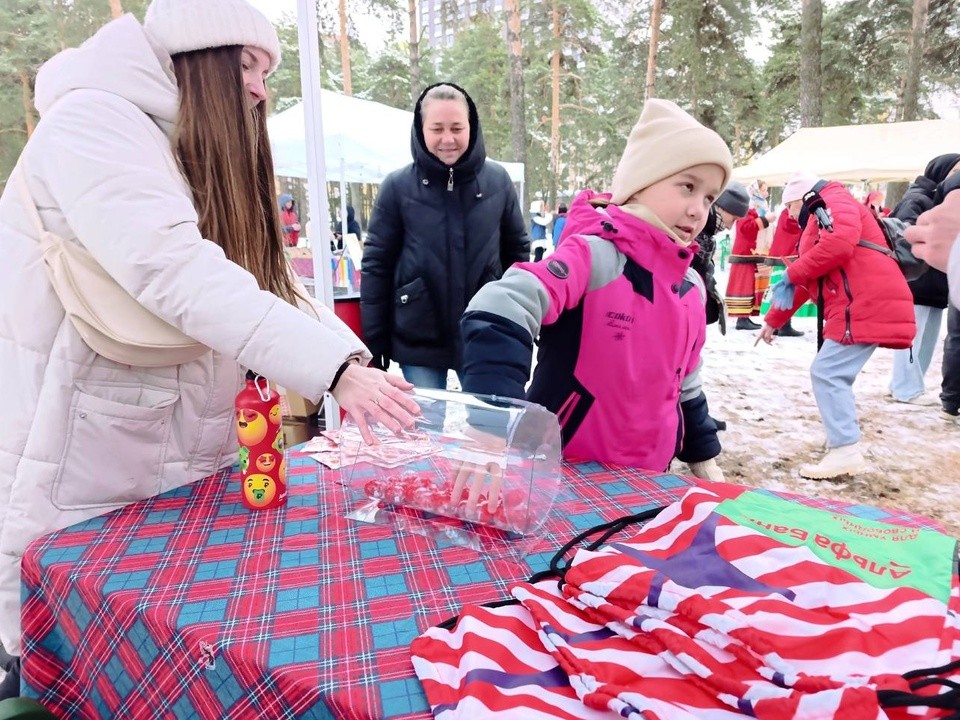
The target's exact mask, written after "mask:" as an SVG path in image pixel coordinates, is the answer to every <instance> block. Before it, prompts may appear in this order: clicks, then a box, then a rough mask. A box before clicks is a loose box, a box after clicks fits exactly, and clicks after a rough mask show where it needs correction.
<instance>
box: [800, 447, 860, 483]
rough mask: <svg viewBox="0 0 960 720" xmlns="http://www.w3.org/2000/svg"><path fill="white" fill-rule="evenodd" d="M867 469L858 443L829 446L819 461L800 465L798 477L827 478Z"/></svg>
mask: <svg viewBox="0 0 960 720" xmlns="http://www.w3.org/2000/svg"><path fill="white" fill-rule="evenodd" d="M866 469H867V463H866V461H864V459H863V453H862V452H860V443H858V442H856V443H854V444H853V445H843V446H842V447H835V448H830V449H829V450H828V451H827V454H826V455H824V456H823V459H821V460H820V462H818V463H815V464H809V465H802V466H800V477H805V478H808V479H810V480H829V479H831V478H837V477H842V476H844V475H856V474H857V473H862V472H863V471H864V470H866Z"/></svg>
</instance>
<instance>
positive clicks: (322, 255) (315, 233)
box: [297, 0, 340, 430]
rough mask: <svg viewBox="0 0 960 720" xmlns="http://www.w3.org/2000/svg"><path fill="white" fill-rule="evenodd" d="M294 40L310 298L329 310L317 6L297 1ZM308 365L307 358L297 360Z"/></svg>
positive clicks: (336, 419)
mask: <svg viewBox="0 0 960 720" xmlns="http://www.w3.org/2000/svg"><path fill="white" fill-rule="evenodd" d="M297 40H298V44H299V47H300V85H301V90H300V92H301V97H302V98H303V119H304V129H305V135H306V137H305V138H304V140H305V141H306V154H307V188H308V193H309V197H310V235H311V237H310V246H311V250H312V251H313V282H314V285H313V294H314V297H316V298H317V300H318V301H319V302H321V303H323V304H324V305H326V306H327V307H329V308H330V309H331V310H332V309H333V272H332V270H331V267H330V260H331V255H330V222H329V217H330V198H329V197H328V196H327V173H326V167H325V166H324V153H323V114H322V112H321V108H320V45H319V31H318V23H317V4H316V2H314V1H313V0H297ZM298 360H299V361H300V362H311V358H299V359H298ZM323 417H324V420H325V425H326V428H327V429H328V430H331V429H334V428H338V427H340V408H339V406H338V405H337V403H336V401H335V400H334V399H333V396H332V395H330V393H326V394H324V397H323Z"/></svg>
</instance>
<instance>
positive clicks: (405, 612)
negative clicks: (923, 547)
mask: <svg viewBox="0 0 960 720" xmlns="http://www.w3.org/2000/svg"><path fill="white" fill-rule="evenodd" d="M289 461H290V469H289V492H290V498H289V502H288V504H287V506H285V507H284V508H280V509H279V510H277V511H270V512H255V513H251V512H248V511H247V510H245V509H244V508H243V506H242V504H241V502H240V482H239V474H238V473H236V472H223V473H220V474H218V475H214V476H211V477H209V478H206V479H204V480H201V481H199V482H197V483H195V484H193V485H190V486H186V487H183V488H180V489H177V490H174V491H171V492H168V493H165V494H164V495H161V496H159V497H156V498H152V499H149V500H146V501H143V502H140V503H137V504H135V505H131V506H129V507H127V508H124V509H122V510H119V511H116V512H114V513H110V514H109V515H105V516H101V517H98V518H94V519H92V520H89V521H87V522H84V523H81V524H79V525H76V526H73V527H70V528H67V529H64V530H61V531H59V532H56V533H53V534H51V535H49V536H46V537H44V538H41V539H39V540H37V541H36V542H34V543H33V544H32V545H31V546H30V547H29V548H28V551H27V553H26V555H25V556H24V560H23V585H24V611H23V628H24V636H23V647H24V653H23V666H22V673H23V680H24V683H25V687H24V690H25V694H26V695H28V696H31V697H35V698H37V699H39V700H40V701H41V702H42V703H43V704H44V705H46V706H47V707H49V708H50V709H51V710H52V711H53V712H54V713H55V714H56V715H57V716H58V717H62V718H71V719H73V718H76V719H78V720H83V719H87V718H89V719H91V720H92V719H93V718H110V717H115V718H137V719H138V720H139V719H141V718H163V719H164V720H166V719H168V718H218V719H220V718H237V719H239V718H244V719H247V718H254V717H262V718H316V719H320V718H330V717H334V718H396V719H399V720H413V719H414V718H416V719H422V718H429V717H430V711H429V706H428V704H427V701H426V698H425V697H424V695H423V692H422V689H421V686H420V683H419V681H418V680H417V679H416V675H415V674H414V671H413V668H412V665H411V658H410V649H409V646H410V643H411V642H412V641H413V639H414V638H415V637H417V636H418V635H420V634H421V633H422V632H424V631H425V630H426V629H427V628H429V627H431V626H433V625H435V624H436V623H438V622H441V621H443V620H445V619H447V618H448V617H450V616H452V615H454V614H456V613H457V612H459V611H460V609H461V608H462V607H463V606H464V605H466V604H470V603H482V602H488V601H491V600H498V599H502V598H506V597H508V596H509V595H508V592H507V588H508V586H509V585H510V584H512V583H514V582H515V581H517V580H520V579H523V578H525V577H527V576H529V575H530V574H531V573H533V572H536V571H539V570H542V569H544V568H545V567H546V563H547V561H548V559H549V557H550V556H551V555H552V553H553V551H554V550H555V549H556V548H558V547H559V546H560V545H562V544H563V543H564V542H565V541H566V540H567V539H569V538H571V537H572V536H574V535H575V534H577V533H579V532H581V531H582V530H585V529H587V528H588V527H591V526H592V525H595V524H598V523H601V522H604V521H607V520H611V519H614V518H617V517H620V516H622V515H625V514H629V513H634V512H638V511H640V510H642V509H646V508H649V507H651V506H654V505H662V504H666V503H669V502H672V501H674V500H676V499H678V498H679V497H680V496H682V495H683V493H684V492H685V490H686V489H687V488H688V487H689V485H690V484H691V483H692V482H693V481H691V480H687V479H684V478H681V477H678V476H675V475H649V474H645V473H644V472H642V471H638V470H631V469H623V468H615V467H611V466H604V465H601V464H599V463H586V464H581V465H577V466H566V467H565V470H564V472H565V480H566V485H565V487H564V489H563V490H562V491H561V494H560V496H559V497H558V499H557V504H556V506H555V509H554V512H553V515H552V517H551V518H550V520H549V521H548V523H547V526H546V527H547V532H546V534H545V535H544V537H543V539H542V540H541V541H540V544H539V545H538V546H537V547H536V548H535V550H536V552H535V553H534V554H533V555H530V556H528V557H527V558H526V560H525V561H523V562H516V561H512V560H510V559H505V558H490V557H483V556H480V555H478V554H477V553H476V552H475V551H473V550H470V549H466V548H462V547H455V546H449V547H438V546H437V545H435V544H434V543H433V542H432V541H430V540H427V539H425V538H423V537H420V536H419V535H413V534H405V535H398V534H395V533H394V532H393V530H392V529H391V528H389V527H384V526H376V525H361V524H358V523H354V522H352V521H350V520H347V519H346V518H345V517H344V513H345V512H347V511H349V510H351V509H353V507H354V505H355V502H354V501H353V499H352V498H351V496H350V494H349V492H348V491H347V490H346V488H344V487H342V486H341V485H339V484H337V483H336V482H335V481H336V480H337V478H338V473H336V472H331V471H327V470H323V469H322V468H318V466H317V465H316V463H314V462H313V461H311V460H309V459H306V458H304V457H303V456H301V455H299V454H298V453H295V452H293V453H291V454H290V458H289ZM806 502H809V503H810V504H812V505H814V506H816V507H826V508H830V509H840V508H842V507H844V506H843V505H842V504H839V503H829V502H825V501H819V500H816V501H815V500H809V501H806ZM846 511H847V512H852V513H854V514H859V515H863V516H867V517H871V518H874V519H881V520H888V521H890V522H900V523H904V524H908V525H915V526H917V525H919V526H923V527H933V528H936V527H937V526H936V525H935V524H934V523H932V521H929V520H925V519H923V518H918V517H916V516H912V515H908V514H902V513H896V512H890V513H888V512H885V511H880V510H877V509H875V508H870V507H867V506H858V507H852V508H850V507H847V508H846Z"/></svg>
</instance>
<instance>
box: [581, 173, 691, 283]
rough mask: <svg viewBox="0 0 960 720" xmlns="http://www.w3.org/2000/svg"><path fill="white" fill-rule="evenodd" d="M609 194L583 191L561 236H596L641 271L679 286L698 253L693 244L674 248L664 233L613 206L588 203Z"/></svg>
mask: <svg viewBox="0 0 960 720" xmlns="http://www.w3.org/2000/svg"><path fill="white" fill-rule="evenodd" d="M609 199H610V194H609V193H602V194H601V193H596V192H594V191H592V190H584V191H583V192H582V193H580V194H579V195H578V196H577V197H576V198H575V199H574V201H573V204H572V205H571V206H570V210H569V212H568V213H567V226H566V227H565V228H564V231H563V232H564V236H569V235H571V234H578V235H595V236H597V237H601V238H603V239H604V240H609V241H610V242H612V243H613V244H614V245H616V247H617V249H618V250H619V251H620V252H622V253H623V254H624V255H626V256H627V257H628V258H630V259H631V260H633V261H634V262H635V263H637V264H638V265H640V266H641V267H644V268H646V269H647V270H649V271H650V272H652V273H653V274H654V275H656V276H659V277H663V278H664V280H666V281H667V282H670V283H680V282H681V281H682V280H683V276H684V273H686V271H687V268H689V267H690V263H691V262H692V260H693V257H694V255H696V254H697V251H698V250H699V249H700V246H699V245H697V244H696V243H695V242H694V243H692V244H690V245H688V246H687V247H680V246H679V245H677V244H676V243H675V242H674V241H673V240H672V239H671V238H670V236H669V235H667V233H666V232H664V231H663V230H661V229H659V228H656V227H654V226H653V225H651V224H650V223H648V222H646V221H645V220H642V219H640V218H639V217H636V216H634V215H631V214H630V213H628V212H625V211H624V210H622V209H621V208H619V207H618V206H616V205H607V206H606V207H596V206H595V205H594V204H593V203H591V202H590V201H591V200H609Z"/></svg>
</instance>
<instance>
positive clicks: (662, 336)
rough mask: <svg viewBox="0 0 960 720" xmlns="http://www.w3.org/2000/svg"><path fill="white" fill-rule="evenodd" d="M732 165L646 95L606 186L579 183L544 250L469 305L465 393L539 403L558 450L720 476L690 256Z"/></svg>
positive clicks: (686, 121)
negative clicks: (557, 429) (548, 415)
mask: <svg viewBox="0 0 960 720" xmlns="http://www.w3.org/2000/svg"><path fill="white" fill-rule="evenodd" d="M731 167H732V160H731V156H730V151H729V149H728V148H727V146H726V143H724V141H723V140H722V139H721V138H720V136H719V135H717V134H716V133H715V132H713V131H712V130H709V129H707V128H706V127H704V126H703V125H701V124H700V123H698V122H697V121H696V120H694V119H693V118H692V117H690V116H689V115H687V114H686V113H685V112H684V111H683V110H681V109H680V108H679V107H677V106H676V105H675V104H673V103H672V102H669V101H666V100H649V101H647V103H646V104H645V105H644V108H643V111H642V113H641V115H640V119H639V121H638V122H637V124H636V126H635V127H634V128H633V130H632V131H631V133H630V137H629V139H628V141H627V146H626V149H625V150H624V152H623V156H622V157H621V159H620V163H619V165H618V167H617V170H616V174H615V175H614V180H613V187H612V192H611V193H605V194H600V193H596V192H593V191H590V190H586V191H584V192H582V193H581V194H580V195H579V196H578V197H577V198H576V199H575V200H574V202H573V204H572V205H571V207H570V212H569V214H568V220H567V227H566V229H565V231H564V241H563V243H562V244H561V245H560V246H559V247H558V248H557V250H556V251H555V252H554V253H553V255H551V256H550V257H549V258H548V259H546V260H544V261H542V262H538V263H519V264H517V265H514V266H513V267H512V268H511V269H510V270H509V271H507V273H506V274H505V275H504V276H503V278H501V279H500V280H499V281H497V282H494V283H490V284H488V285H486V286H484V287H483V288H482V289H481V290H480V292H479V293H478V294H477V295H476V296H475V297H474V298H473V300H472V301H471V302H470V305H469V306H468V308H467V311H466V313H465V314H464V316H463V318H462V320H461V325H460V327H461V332H462V336H463V344H464V362H463V368H462V375H461V378H462V382H463V388H464V390H465V391H467V392H477V393H488V394H494V395H501V396H509V397H518V398H520V397H525V398H526V399H527V400H530V401H532V402H536V403H538V404H540V405H543V406H544V407H546V408H547V409H549V410H551V411H552V412H554V413H555V414H556V415H557V416H558V417H559V419H560V423H561V428H562V437H563V443H564V449H563V453H564V457H566V458H568V459H581V460H600V461H605V462H611V463H617V464H622V465H629V466H634V467H641V468H646V469H650V470H657V471H660V470H664V469H666V468H667V467H669V465H670V462H671V461H672V460H673V458H674V457H678V458H679V459H681V460H683V461H685V462H687V463H688V464H689V465H690V468H691V470H692V471H693V473H694V474H695V475H698V476H700V477H709V478H711V479H717V480H722V479H723V474H722V472H721V471H720V468H719V466H717V464H716V462H715V461H714V458H715V457H716V456H717V455H718V454H719V452H720V443H719V442H718V440H717V432H716V426H715V425H714V423H713V420H711V419H710V417H709V414H708V408H707V401H706V397H705V396H704V394H703V392H702V390H701V388H700V382H699V373H698V368H699V364H700V349H701V348H702V346H703V342H704V336H705V333H706V325H705V315H704V306H703V303H704V297H705V293H704V289H703V286H702V282H701V281H700V279H699V276H698V275H697V273H696V272H695V271H693V270H691V269H690V262H691V260H692V259H693V257H694V255H695V254H696V251H697V245H696V243H695V242H694V239H695V238H696V237H697V235H698V234H699V233H700V231H701V230H702V229H703V227H704V224H705V223H706V220H707V215H708V212H709V210H710V206H711V205H712V204H713V202H714V200H715V199H716V198H717V196H719V194H720V192H721V191H722V190H723V188H724V186H725V185H726V183H727V180H728V179H729V177H730V172H731ZM537 338H539V346H540V350H539V354H538V356H537V368H536V371H535V373H534V375H533V381H532V382H531V384H530V387H529V390H527V391H526V392H525V391H524V386H525V385H526V383H527V380H528V378H529V377H530V366H531V358H532V354H533V345H534V341H535V340H536V339H537Z"/></svg>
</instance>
